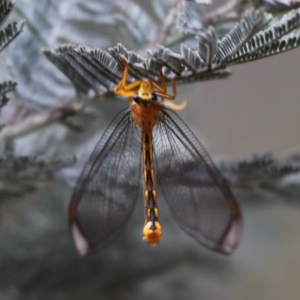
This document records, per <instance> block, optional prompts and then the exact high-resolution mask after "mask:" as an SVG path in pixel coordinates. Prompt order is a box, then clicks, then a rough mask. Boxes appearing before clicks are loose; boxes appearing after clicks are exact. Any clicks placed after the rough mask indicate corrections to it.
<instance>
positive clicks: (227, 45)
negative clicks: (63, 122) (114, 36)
mask: <svg viewBox="0 0 300 300" xmlns="http://www.w3.org/2000/svg"><path fill="white" fill-rule="evenodd" d="M299 26H300V9H297V10H293V11H291V12H289V13H287V14H285V15H284V16H283V17H282V18H281V19H280V20H277V19H276V18H274V17H272V15H271V14H269V13H266V12H262V11H259V10H254V9H250V10H248V11H246V12H245V14H244V16H243V17H242V19H241V20H240V21H239V22H237V23H236V24H235V25H234V26H233V28H232V29H231V30H230V31H229V32H228V33H227V34H226V35H225V36H223V37H222V38H221V39H220V38H218V36H217V33H216V31H215V29H214V27H212V26H209V27H208V28H207V29H203V30H202V31H200V30H199V29H198V30H196V32H197V33H196V35H195V36H194V38H195V40H196V41H197V43H198V48H197V49H192V48H190V47H189V46H187V45H185V44H181V46H180V52H174V51H172V50H171V49H170V48H167V47H164V46H157V47H156V48H154V49H152V50H149V51H148V57H143V56H141V55H139V54H138V53H136V52H134V51H131V50H127V49H126V48H125V47H124V46H123V45H122V44H117V45H116V46H115V47H112V48H109V49H107V50H103V49H99V48H89V47H87V46H83V45H81V46H78V45H70V44H69V45H63V46H59V47H58V48H56V49H54V50H45V51H44V53H45V55H46V57H47V58H48V59H49V60H50V61H51V62H52V63H53V64H54V65H56V66H57V67H58V68H59V69H60V70H61V71H62V72H63V73H64V74H65V75H66V76H67V77H68V78H69V79H70V80H71V81H72V83H73V84H74V86H75V87H76V90H77V91H80V92H82V93H87V92H88V91H89V90H93V91H95V92H96V93H98V94H101V93H105V92H109V91H112V89H113V87H114V85H115V84H116V82H117V81H118V80H119V79H120V78H121V74H122V62H121V61H120V56H123V57H124V58H125V59H126V62H127V64H128V65H129V69H130V75H131V79H130V80H136V79H141V78H148V79H150V80H158V79H159V77H158V76H159V72H160V70H161V68H163V72H164V75H165V77H166V79H167V80H169V81H170V80H171V78H172V77H173V76H176V80H177V81H178V82H187V81H188V82H193V81H199V80H211V79H216V78H227V77H228V75H229V74H230V73H229V70H228V69H227V67H228V66H230V65H234V64H238V63H242V62H245V61H250V60H255V59H260V58H264V57H267V56H270V55H274V54H278V53H282V52H285V51H288V50H291V49H295V48H297V47H298V46H299V44H300V40H299V32H300V31H299Z"/></svg>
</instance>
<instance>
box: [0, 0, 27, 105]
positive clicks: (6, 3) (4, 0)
mask: <svg viewBox="0 0 300 300" xmlns="http://www.w3.org/2000/svg"><path fill="white" fill-rule="evenodd" d="M14 3H15V2H14V1H12V0H1V1H0V26H3V24H4V22H5V21H6V19H7V18H8V16H9V14H10V13H11V11H12V9H13V7H14ZM23 26H24V21H21V22H14V23H9V24H8V25H6V27H5V28H4V29H2V28H1V30H0V52H2V51H3V50H4V49H5V48H6V47H7V46H8V45H9V44H10V43H11V42H12V41H13V40H14V39H15V38H16V37H17V36H18V35H19V33H20V32H21V31H22V29H23ZM16 86H17V83H16V82H14V81H11V80H8V81H4V82H2V83H0V110H1V108H2V107H3V106H4V105H6V104H7V102H8V101H9V98H8V97H7V95H6V94H7V93H9V92H11V91H14V90H15V88H16Z"/></svg>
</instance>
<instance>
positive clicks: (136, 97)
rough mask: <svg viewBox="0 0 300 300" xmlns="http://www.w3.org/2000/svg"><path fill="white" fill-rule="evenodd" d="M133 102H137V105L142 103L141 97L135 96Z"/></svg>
mask: <svg viewBox="0 0 300 300" xmlns="http://www.w3.org/2000/svg"><path fill="white" fill-rule="evenodd" d="M133 101H134V102H136V103H140V102H141V98H140V97H139V95H135V96H133Z"/></svg>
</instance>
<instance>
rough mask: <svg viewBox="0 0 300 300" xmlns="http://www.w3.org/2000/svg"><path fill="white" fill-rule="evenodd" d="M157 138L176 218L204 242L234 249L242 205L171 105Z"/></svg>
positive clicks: (162, 178)
mask: <svg viewBox="0 0 300 300" xmlns="http://www.w3.org/2000/svg"><path fill="white" fill-rule="evenodd" d="M153 139H154V150H155V153H156V169H157V180H158V184H159V185H160V188H161V190H162V192H163V194H164V197H165V199H166V201H167V203H168V206H169V208H170V210H171V212H172V214H173V216H174V218H175V219H176V221H177V223H178V224H179V225H180V227H181V228H182V229H183V230H184V231H185V232H187V233H188V234H189V235H190V236H192V237H194V238H195V239H196V240H197V241H198V242H199V243H201V244H202V245H203V246H205V247H207V248H209V249H212V250H214V251H217V252H220V253H224V254H230V253H231V252H232V251H233V250H234V248H235V247H236V245H237V243H238V240H239V235H240V231H241V214H240V209H239V206H238V204H237V202H236V200H235V198H234V196H233V195H232V193H231V191H230V189H229V187H228V185H227V183H226V182H225V180H224V179H223V177H222V175H221V174H220V173H219V171H218V170H217V168H216V167H215V165H214V164H213V162H212V160H211V159H210V157H209V155H208V154H207V153H206V151H205V150H204V148H203V147H202V145H201V144H200V142H199V141H198V140H197V138H196V137H195V135H194V134H193V133H192V132H191V130H190V129H189V128H188V127H187V125H186V124H185V123H184V122H183V121H182V120H181V119H180V118H179V116H178V115H177V114H175V113H174V112H173V111H171V110H170V109H167V108H163V110H162V121H161V122H160V123H159V124H158V125H157V126H156V128H155V129H154V132H153Z"/></svg>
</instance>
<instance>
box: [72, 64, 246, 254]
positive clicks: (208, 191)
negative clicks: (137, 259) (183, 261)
mask: <svg viewBox="0 0 300 300" xmlns="http://www.w3.org/2000/svg"><path fill="white" fill-rule="evenodd" d="M122 60H123V62H124V65H125V67H124V72H123V77H122V79H121V81H120V82H119V83H118V84H117V85H116V87H115V90H114V91H115V94H117V95H121V96H124V97H126V98H129V99H130V100H131V102H130V107H129V108H127V109H125V110H122V111H121V112H119V113H118V114H117V116H116V117H115V118H114V120H113V121H112V122H111V124H110V125H109V126H108V128H107V129H106V131H105V132H104V134H103V135H102V137H101V139H100V141H99V142H98V144H97V146H96V148H95V149H94V151H93V153H92V155H91V157H90V158H89V160H88V162H87V164H86V165H85V167H84V169H83V171H82V174H81V176H80V177H79V180H78V182H77V185H76V187H75V189H74V192H73V195H72V198H71V203H70V208H69V220H70V228H71V233H72V236H73V240H74V243H75V246H76V248H77V251H78V253H79V254H80V255H82V256H85V255H87V254H90V253H93V252H95V251H98V250H101V249H102V248H103V247H105V246H106V245H107V244H109V243H110V242H111V241H113V240H114V239H115V238H116V237H117V236H118V235H119V233H120V232H121V231H122V230H123V229H124V226H125V224H126V223H127V221H128V220H129V219H130V216H131V214H132V212H133V209H134V206H135V203H136V199H137V197H138V190H139V186H140V181H141V177H142V178H143V191H144V209H145V224H144V227H143V236H144V240H145V241H146V242H147V243H149V244H150V245H156V244H157V243H158V242H159V241H160V239H161V237H162V225H161V223H160V220H159V209H158V204H157V185H159V186H160V189H161V191H162V194H163V195H164V198H165V199H166V201H167V204H168V206H169V208H170V210H171V213H172V215H173V217H174V219H175V220H176V221H177V223H178V224H179V226H180V227H181V228H182V229H183V230H184V231H185V232H186V233H187V234H189V235H190V236H192V237H193V238H194V239H196V241H198V242H199V243H200V244H202V245H203V246H205V247H207V248H209V249H211V250H214V251H216V252H219V253H223V254H230V253H231V252H232V251H233V250H234V249H235V247H236V246H237V244H238V241H239V236H240V231H241V213H240V209H239V206H238V204H237V202H236V200H235V198H234V196H233V195H232V193H231V191H230V188H229V186H228V184H227V183H226V181H225V180H224V179H223V177H222V175H221V174H220V172H219V171H218V169H217V168H216V167H215V165H214V164H213V162H212V160H211V159H210V157H209V155H208V154H207V152H206V151H205V150H204V148H203V147H202V145H201V144H200V142H199V141H198V140H197V138H196V137H195V135H194V134H193V133H192V132H191V130H190V129H189V128H188V126H187V125H186V124H185V123H184V122H183V121H182V120H181V118H180V117H179V116H178V115H177V114H176V113H175V112H174V111H173V110H172V109H170V108H173V109H182V108H183V107H184V106H185V103H183V104H182V105H181V106H180V105H175V104H174V103H172V102H171V101H166V100H165V99H167V100H173V99H175V97H176V83H175V77H174V78H173V80H172V90H173V94H168V93H167V85H166V81H165V78H164V76H163V74H162V72H161V73H160V80H159V81H158V82H154V81H151V80H150V81H149V80H138V81H134V82H131V83H129V84H127V81H128V72H129V70H128V65H127V64H126V61H125V59H124V58H123V59H122ZM159 98H161V100H159Z"/></svg>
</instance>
